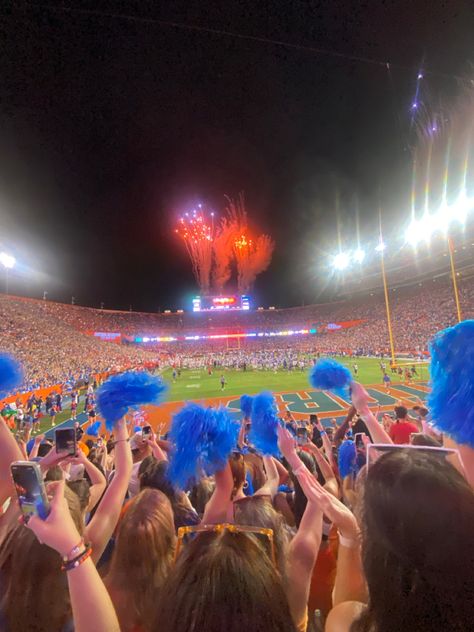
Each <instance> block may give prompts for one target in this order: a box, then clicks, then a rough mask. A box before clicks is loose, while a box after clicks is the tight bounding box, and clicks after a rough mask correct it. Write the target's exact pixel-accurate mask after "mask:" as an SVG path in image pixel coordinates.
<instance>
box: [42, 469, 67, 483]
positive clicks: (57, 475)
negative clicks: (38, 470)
mask: <svg viewBox="0 0 474 632" xmlns="http://www.w3.org/2000/svg"><path fill="white" fill-rule="evenodd" d="M63 478H64V470H63V469H62V467H61V466H59V465H53V467H50V468H49V470H48V471H47V472H46V476H45V477H44V480H45V482H47V483H51V482H53V481H62V480H63Z"/></svg>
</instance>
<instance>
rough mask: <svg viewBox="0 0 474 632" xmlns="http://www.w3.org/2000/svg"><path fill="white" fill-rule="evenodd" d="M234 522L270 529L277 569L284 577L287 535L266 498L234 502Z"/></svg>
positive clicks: (280, 517) (249, 498) (281, 521)
mask: <svg viewBox="0 0 474 632" xmlns="http://www.w3.org/2000/svg"><path fill="white" fill-rule="evenodd" d="M234 522H235V524H241V525H245V526H249V527H264V528H265V529H272V531H273V541H274V544H275V557H276V561H277V566H278V569H279V571H280V573H281V575H282V576H283V577H286V555H287V547H288V541H289V535H288V532H287V529H286V524H285V520H284V518H283V516H282V514H281V513H279V512H278V511H276V509H275V508H274V507H273V505H272V502H271V500H270V498H269V497H268V496H267V497H266V496H249V497H247V498H243V499H242V500H237V501H235V502H234Z"/></svg>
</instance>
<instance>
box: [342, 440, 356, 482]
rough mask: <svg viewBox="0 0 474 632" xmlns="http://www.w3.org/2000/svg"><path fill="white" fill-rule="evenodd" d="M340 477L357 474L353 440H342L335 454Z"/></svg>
mask: <svg viewBox="0 0 474 632" xmlns="http://www.w3.org/2000/svg"><path fill="white" fill-rule="evenodd" d="M337 465H338V467H339V474H340V475H341V478H346V476H351V475H355V474H357V469H358V468H357V450H356V447H355V443H354V442H353V441H350V440H349V441H343V442H342V443H341V445H340V446H339V451H338V454H337Z"/></svg>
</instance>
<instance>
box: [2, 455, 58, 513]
mask: <svg viewBox="0 0 474 632" xmlns="http://www.w3.org/2000/svg"><path fill="white" fill-rule="evenodd" d="M10 469H11V473H12V478H13V483H14V485H15V489H16V493H17V496H18V502H19V503H20V509H21V513H22V514H23V516H24V517H25V519H26V520H29V518H31V516H35V515H36V516H39V517H40V518H41V519H42V520H46V518H47V517H48V516H49V512H50V506H49V500H48V496H47V494H46V489H45V486H44V481H43V475H42V474H41V470H40V467H39V465H38V464H37V463H32V462H31V461H14V462H13V463H12V464H11V466H10Z"/></svg>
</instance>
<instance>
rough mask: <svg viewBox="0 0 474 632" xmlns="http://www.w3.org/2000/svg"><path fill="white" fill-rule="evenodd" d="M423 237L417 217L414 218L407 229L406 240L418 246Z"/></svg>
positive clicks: (411, 244)
mask: <svg viewBox="0 0 474 632" xmlns="http://www.w3.org/2000/svg"><path fill="white" fill-rule="evenodd" d="M421 239H423V237H422V235H421V233H420V229H419V225H418V222H417V221H416V219H413V220H412V221H411V223H410V225H409V226H408V228H407V229H406V231H405V242H406V243H407V244H410V246H413V247H415V246H417V245H418V243H419V242H420V241H421Z"/></svg>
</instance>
